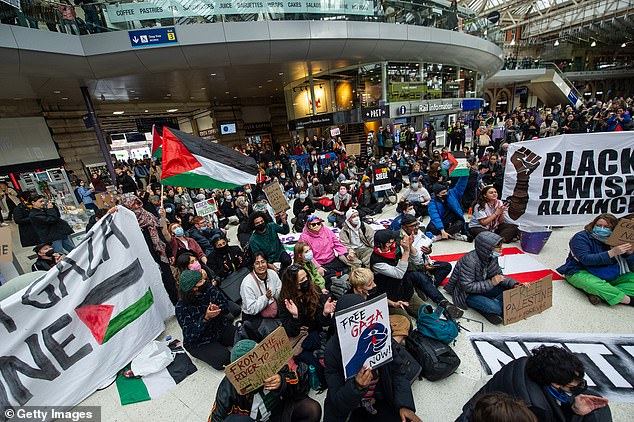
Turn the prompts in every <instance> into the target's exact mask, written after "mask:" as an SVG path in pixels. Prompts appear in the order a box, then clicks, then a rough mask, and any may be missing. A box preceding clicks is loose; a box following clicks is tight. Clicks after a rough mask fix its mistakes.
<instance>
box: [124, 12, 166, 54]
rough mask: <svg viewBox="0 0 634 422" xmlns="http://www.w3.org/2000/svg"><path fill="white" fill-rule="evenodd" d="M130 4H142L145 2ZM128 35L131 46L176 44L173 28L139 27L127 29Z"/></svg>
mask: <svg viewBox="0 0 634 422" xmlns="http://www.w3.org/2000/svg"><path fill="white" fill-rule="evenodd" d="M131 4H137V5H139V4H141V5H144V4H146V3H131ZM144 19H145V18H144ZM128 36H129V37H130V44H131V45H132V47H133V48H138V47H156V46H159V45H168V44H178V39H177V38H176V29H174V28H150V29H139V30H137V31H128Z"/></svg>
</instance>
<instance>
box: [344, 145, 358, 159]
mask: <svg viewBox="0 0 634 422" xmlns="http://www.w3.org/2000/svg"><path fill="white" fill-rule="evenodd" d="M346 154H347V155H348V156H351V155H354V156H355V157H358V156H360V155H361V144H348V145H346Z"/></svg>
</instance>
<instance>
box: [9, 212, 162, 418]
mask: <svg viewBox="0 0 634 422" xmlns="http://www.w3.org/2000/svg"><path fill="white" fill-rule="evenodd" d="M173 309H174V308H173V306H172V305H171V303H170V301H169V299H168V297H167V293H166V292H165V288H164V287H163V284H162V282H161V273H160V271H159V268H158V265H156V263H155V262H154V260H153V259H152V256H151V255H150V253H149V251H148V249H147V247H146V243H145V240H144V238H143V234H142V233H141V230H140V229H139V225H138V223H137V220H136V217H135V216H134V214H133V213H132V212H131V211H129V210H127V209H125V208H123V207H119V210H118V212H116V213H114V214H109V215H107V216H106V217H104V218H102V219H101V220H100V221H99V222H98V223H97V224H96V225H95V226H94V227H93V228H92V229H91V230H90V231H89V232H88V233H87V234H86V236H85V237H84V239H83V241H82V242H81V243H80V244H79V245H77V247H76V248H75V249H74V250H73V251H72V252H71V253H70V254H69V255H68V256H66V257H65V258H64V259H63V260H62V261H60V262H59V263H58V264H57V265H56V266H55V267H54V268H52V269H51V270H49V271H48V272H47V273H46V274H45V275H44V276H42V277H41V278H39V279H37V280H36V281H34V282H33V283H32V284H31V285H30V286H28V287H26V288H24V289H22V290H21V291H19V292H17V293H15V294H13V295H12V296H9V297H8V298H6V299H5V300H3V301H2V302H0V338H2V343H0V367H1V368H2V370H1V371H0V410H3V409H7V408H9V407H15V406H24V405H28V406H53V405H55V406H73V405H76V404H77V403H79V402H80V401H81V400H83V399H84V398H86V397H87V396H88V395H90V394H91V393H92V392H93V391H95V390H96V389H97V388H99V387H102V386H103V385H104V384H105V383H106V382H107V381H108V380H112V379H113V377H114V375H116V373H117V371H119V370H120V369H121V368H123V367H124V366H125V365H126V364H127V363H129V362H130V361H131V360H132V358H134V357H135V356H136V355H137V354H138V353H139V351H140V350H141V349H142V348H143V347H144V346H145V345H146V344H148V343H149V342H150V341H152V340H153V339H154V338H155V337H156V336H158V335H159V334H160V333H161V332H162V331H163V329H164V328H165V325H164V323H163V321H164V320H165V319H166V318H167V317H168V316H169V315H170V314H172V313H173Z"/></svg>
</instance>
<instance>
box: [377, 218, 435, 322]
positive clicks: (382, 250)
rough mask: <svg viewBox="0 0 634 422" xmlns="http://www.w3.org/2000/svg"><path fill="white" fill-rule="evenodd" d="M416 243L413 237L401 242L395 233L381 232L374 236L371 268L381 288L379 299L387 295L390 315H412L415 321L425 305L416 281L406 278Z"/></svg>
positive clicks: (378, 289) (378, 287)
mask: <svg viewBox="0 0 634 422" xmlns="http://www.w3.org/2000/svg"><path fill="white" fill-rule="evenodd" d="M399 239H400V244H399V245H398V246H397V242H399ZM413 240H414V238H411V239H410V237H409V236H403V238H400V236H399V234H398V232H393V231H392V230H379V231H378V232H376V234H375V235H374V251H373V252H372V257H371V258H370V268H371V270H372V272H373V273H374V275H375V281H376V285H377V289H376V292H375V296H378V295H379V294H381V293H386V294H387V303H388V306H389V307H390V313H396V314H400V315H405V316H407V315H408V314H409V315H411V316H413V317H414V318H415V317H416V316H417V315H418V308H420V307H421V306H422V305H423V301H422V300H421V299H420V298H419V297H418V296H416V295H414V287H413V285H412V280H411V279H410V278H409V277H406V273H407V268H408V266H409V264H410V261H411V260H412V259H414V258H413V257H412V256H411V254H410V252H411V250H412V244H413Z"/></svg>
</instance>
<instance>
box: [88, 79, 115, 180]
mask: <svg viewBox="0 0 634 422" xmlns="http://www.w3.org/2000/svg"><path fill="white" fill-rule="evenodd" d="M80 89H81V95H82V97H84V103H86V109H87V110H88V119H89V120H90V123H91V124H92V127H93V128H94V129H95V135H97V141H98V142H99V149H101V154H102V155H103V159H104V161H105V162H106V166H107V167H108V173H110V178H111V180H112V182H113V183H116V182H115V181H116V180H117V177H116V174H115V172H114V166H113V165H112V159H111V158H110V151H108V147H107V146H106V141H105V140H104V138H103V133H102V132H101V126H99V122H98V121H97V115H96V114H95V108H94V107H93V105H92V100H91V99H90V94H89V93H88V88H87V87H85V86H82V87H80Z"/></svg>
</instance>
